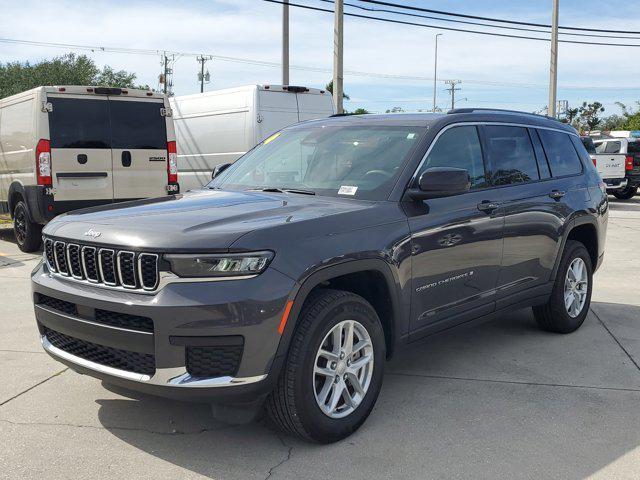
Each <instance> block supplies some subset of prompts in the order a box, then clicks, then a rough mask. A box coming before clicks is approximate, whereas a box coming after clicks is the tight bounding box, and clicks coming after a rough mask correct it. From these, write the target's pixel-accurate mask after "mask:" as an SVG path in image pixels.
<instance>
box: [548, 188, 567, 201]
mask: <svg viewBox="0 0 640 480" xmlns="http://www.w3.org/2000/svg"><path fill="white" fill-rule="evenodd" d="M565 195H566V192H563V191H562V190H552V191H551V193H549V196H550V197H551V198H553V199H554V200H560V199H561V198H562V197H564V196H565Z"/></svg>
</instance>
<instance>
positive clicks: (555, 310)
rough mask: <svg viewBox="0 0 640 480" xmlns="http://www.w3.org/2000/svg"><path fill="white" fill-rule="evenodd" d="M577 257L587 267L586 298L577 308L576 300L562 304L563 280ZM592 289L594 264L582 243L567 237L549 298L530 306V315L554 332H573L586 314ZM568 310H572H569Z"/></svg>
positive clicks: (564, 281) (543, 326) (563, 301)
mask: <svg viewBox="0 0 640 480" xmlns="http://www.w3.org/2000/svg"><path fill="white" fill-rule="evenodd" d="M578 259H579V260H578ZM580 260H581V261H582V263H583V265H584V269H585V270H586V272H585V277H586V282H587V285H586V287H587V288H586V297H585V298H584V304H583V305H582V306H581V307H579V308H578V305H579V302H578V303H571V306H570V307H567V306H566V304H565V283H566V282H567V281H568V280H567V276H568V271H569V268H570V266H572V265H580ZM574 262H575V263H574ZM592 288H593V267H592V264H591V257H590V256H589V252H587V249H586V248H585V247H584V245H583V244H582V243H580V242H576V241H575V240H567V244H566V245H565V248H564V252H563V254H562V260H561V261H560V266H559V268H558V274H557V275H556V280H555V283H554V285H553V290H552V291H551V296H550V297H549V301H548V302H547V303H546V304H545V305H541V306H536V307H533V315H534V316H535V319H536V321H537V322H538V325H539V326H540V327H541V328H542V329H543V330H547V331H549V332H555V333H571V332H574V331H576V330H577V329H578V328H580V326H581V325H582V323H583V322H584V319H585V318H586V316H587V313H589V306H590V305H591V291H592ZM581 290H583V288H580V289H578V291H581ZM573 297H574V299H575V298H577V297H576V296H575V295H574V296H573ZM569 299H571V295H569ZM569 310H572V311H571V312H569ZM578 310H579V311H578Z"/></svg>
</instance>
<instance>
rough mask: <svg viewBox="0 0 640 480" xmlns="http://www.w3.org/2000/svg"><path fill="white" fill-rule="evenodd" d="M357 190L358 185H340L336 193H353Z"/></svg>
mask: <svg viewBox="0 0 640 480" xmlns="http://www.w3.org/2000/svg"><path fill="white" fill-rule="evenodd" d="M357 191H358V187H352V186H350V185H342V186H341V187H340V190H338V195H355V194H356V192H357Z"/></svg>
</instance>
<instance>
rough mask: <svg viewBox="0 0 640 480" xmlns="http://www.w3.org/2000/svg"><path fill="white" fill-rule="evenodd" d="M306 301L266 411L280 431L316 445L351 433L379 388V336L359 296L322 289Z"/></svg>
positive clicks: (383, 353) (382, 356)
mask: <svg viewBox="0 0 640 480" xmlns="http://www.w3.org/2000/svg"><path fill="white" fill-rule="evenodd" d="M312 295H313V296H312V297H311V298H310V299H309V300H307V302H306V303H305V306H304V308H303V310H302V313H301V316H300V321H299V324H298V325H297V327H296V331H295V333H294V335H293V338H292V339H291V345H290V347H289V353H288V355H287V359H286V361H285V365H284V366H283V370H282V373H281V375H280V378H279V379H278V382H277V385H276V387H275V389H274V391H273V392H272V393H271V394H270V395H269V398H268V399H267V404H266V406H267V412H268V413H269V416H270V417H271V419H272V420H273V422H274V423H275V424H276V425H277V426H278V427H279V428H280V429H281V430H283V431H285V432H287V433H291V434H294V435H297V436H300V437H303V438H305V439H308V440H314V441H316V442H320V443H331V442H336V441H338V440H341V439H343V438H345V437H347V436H348V435H350V434H351V433H353V432H355V431H356V430H357V429H358V428H359V427H360V425H362V424H363V423H364V421H365V420H366V419H367V417H368V416H369V413H371V410H372V409H373V406H374V404H375V402H376V399H377V398H378V393H380V387H381V386H382V374H383V366H384V361H385V356H386V346H385V339H384V332H383V330H382V325H381V323H380V319H379V318H378V315H377V314H376V311H375V310H374V309H373V307H372V306H371V305H370V304H369V303H368V302H367V301H366V300H365V299H364V298H362V297H360V296H358V295H355V294H353V293H350V292H345V291H342V290H330V289H326V290H325V289H323V290H319V291H318V292H317V293H315V294H312Z"/></svg>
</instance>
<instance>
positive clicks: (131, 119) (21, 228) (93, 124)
mask: <svg viewBox="0 0 640 480" xmlns="http://www.w3.org/2000/svg"><path fill="white" fill-rule="evenodd" d="M178 191H179V185H178V170H177V151H176V142H175V134H174V128H173V121H172V118H171V109H170V107H169V102H168V99H167V98H166V97H165V96H164V95H162V94H159V93H155V92H151V91H146V90H134V89H124V88H108V87H91V86H89V87H84V86H59V87H38V88H35V89H33V90H29V91H27V92H23V93H20V94H17V95H13V96H11V97H7V98H4V99H2V100H0V211H2V212H4V213H10V214H11V216H12V217H13V219H14V230H15V235H16V240H17V242H18V246H19V247H20V249H21V250H23V251H25V252H31V251H34V250H37V249H38V247H39V246H40V236H41V233H40V232H41V229H42V225H43V224H45V223H46V222H47V221H49V220H51V219H52V218H53V217H54V216H56V215H58V214H60V213H63V212H67V211H69V210H75V209H78V208H82V207H88V206H94V205H102V204H107V203H114V202H121V201H125V200H132V199H139V198H146V197H157V196H161V195H166V194H167V193H170V194H172V193H177V192H178Z"/></svg>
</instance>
